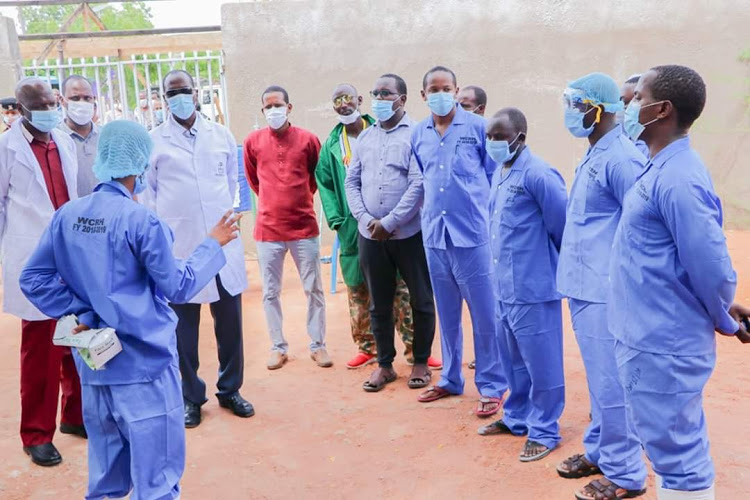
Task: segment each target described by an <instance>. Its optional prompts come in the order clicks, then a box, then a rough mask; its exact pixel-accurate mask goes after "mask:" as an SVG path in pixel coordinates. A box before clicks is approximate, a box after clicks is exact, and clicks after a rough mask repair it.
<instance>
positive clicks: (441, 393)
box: [417, 385, 453, 403]
mask: <svg viewBox="0 0 750 500" xmlns="http://www.w3.org/2000/svg"><path fill="white" fill-rule="evenodd" d="M448 396H453V394H452V393H450V392H448V391H447V390H446V389H443V388H442V387H438V386H436V385H433V386H432V387H430V388H429V389H427V390H426V391H424V392H423V393H422V394H420V395H419V398H417V401H419V402H420V403H431V402H433V401H437V400H438V399H443V398H447V397H448Z"/></svg>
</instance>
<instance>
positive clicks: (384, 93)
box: [370, 90, 401, 99]
mask: <svg viewBox="0 0 750 500" xmlns="http://www.w3.org/2000/svg"><path fill="white" fill-rule="evenodd" d="M370 95H371V96H372V97H373V99H377V98H378V97H380V98H382V99H388V98H389V97H391V96H399V95H401V94H399V93H398V92H391V91H390V90H371V91H370Z"/></svg>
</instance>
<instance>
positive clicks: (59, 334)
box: [52, 315, 122, 370]
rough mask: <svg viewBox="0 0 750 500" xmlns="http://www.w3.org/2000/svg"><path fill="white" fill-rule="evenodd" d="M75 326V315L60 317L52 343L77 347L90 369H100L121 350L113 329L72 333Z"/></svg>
mask: <svg viewBox="0 0 750 500" xmlns="http://www.w3.org/2000/svg"><path fill="white" fill-rule="evenodd" d="M76 326H78V319H77V318H76V317H75V316H72V315H71V316H65V317H63V318H60V320H59V321H58V322H57V327H56V328H55V335H54V336H53V337H52V343H53V344H55V345H60V346H68V347H76V348H78V354H80V355H81V357H82V358H83V360H84V361H85V362H86V364H87V365H89V367H90V368H91V369H93V370H101V369H102V367H104V365H105V364H106V363H107V362H108V361H109V360H110V359H112V358H114V357H115V355H117V353H118V352H120V351H122V344H120V339H118V338H117V334H116V333H115V331H114V329H112V328H101V329H98V330H86V331H84V332H81V333H76V334H74V333H73V329H74V328H75V327H76Z"/></svg>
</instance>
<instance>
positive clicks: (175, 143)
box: [143, 114, 247, 304]
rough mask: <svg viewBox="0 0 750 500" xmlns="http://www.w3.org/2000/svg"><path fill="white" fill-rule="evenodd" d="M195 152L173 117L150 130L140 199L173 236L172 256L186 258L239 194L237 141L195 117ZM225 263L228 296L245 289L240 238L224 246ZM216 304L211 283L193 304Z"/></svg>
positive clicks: (224, 282) (223, 275) (223, 273)
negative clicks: (148, 164) (150, 148)
mask: <svg viewBox="0 0 750 500" xmlns="http://www.w3.org/2000/svg"><path fill="white" fill-rule="evenodd" d="M193 128H194V129H195V132H196V135H195V138H194V148H193V146H191V142H190V140H189V139H188V138H187V137H185V135H184V134H185V132H186V131H185V128H184V127H182V126H181V125H179V124H178V123H177V122H175V121H174V119H173V118H172V117H170V118H169V119H168V120H166V121H165V122H164V123H162V124H161V125H159V126H158V127H156V128H155V129H154V130H153V131H152V132H151V138H152V139H153V140H154V152H153V154H152V155H151V168H149V169H148V171H147V172H146V184H147V189H146V192H145V193H144V196H143V199H144V202H145V203H146V205H148V206H150V207H151V208H152V209H153V210H154V211H155V212H156V213H157V215H158V216H159V217H160V218H161V219H163V220H164V221H165V222H166V223H167V224H168V225H169V227H170V228H171V229H172V231H173V232H174V238H175V243H174V254H175V257H177V258H178V259H186V258H187V257H189V256H190V254H191V253H192V252H193V250H195V248H196V247H197V246H198V245H200V244H201V242H202V241H203V240H204V239H205V238H206V236H207V235H208V232H209V231H210V230H211V229H213V227H214V226H215V225H216V223H217V222H219V219H221V216H222V215H224V214H225V213H226V212H227V210H231V209H232V207H233V206H234V197H235V193H236V192H237V178H238V175H239V174H238V171H237V143H236V142H235V140H234V137H233V136H232V133H231V132H229V130H228V129H227V128H226V127H224V126H222V125H219V124H218V123H212V122H209V121H206V120H204V119H203V117H201V116H200V114H199V115H198V117H197V118H196V120H195V124H194V126H193ZM223 250H224V255H225V256H226V259H227V264H226V265H225V266H224V268H223V269H222V270H221V271H220V272H219V276H220V277H221V284H222V286H223V287H224V289H225V290H226V291H227V292H229V294H230V295H238V294H240V293H242V292H243V291H244V290H245V289H246V288H247V275H246V274H245V252H244V249H243V246H242V241H241V240H240V238H237V239H236V240H234V241H232V242H230V243H229V244H228V245H226V246H225V247H224V248H223ZM217 300H219V291H218V289H217V287H216V281H215V280H213V281H211V283H209V284H208V286H206V287H205V288H204V289H203V290H201V291H200V292H199V293H198V295H196V296H195V297H193V298H192V299H191V300H190V303H192V304H206V303H211V302H216V301H217Z"/></svg>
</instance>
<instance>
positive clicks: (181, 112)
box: [167, 94, 195, 120]
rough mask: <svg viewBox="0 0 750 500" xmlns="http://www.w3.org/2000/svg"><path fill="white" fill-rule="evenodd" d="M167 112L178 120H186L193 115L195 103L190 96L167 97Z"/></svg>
mask: <svg viewBox="0 0 750 500" xmlns="http://www.w3.org/2000/svg"><path fill="white" fill-rule="evenodd" d="M167 104H169V111H170V113H172V114H173V115H174V116H175V117H177V118H179V119H180V120H187V119H188V118H190V117H191V116H193V113H195V101H193V95H192V94H177V95H175V96H172V97H167Z"/></svg>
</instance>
